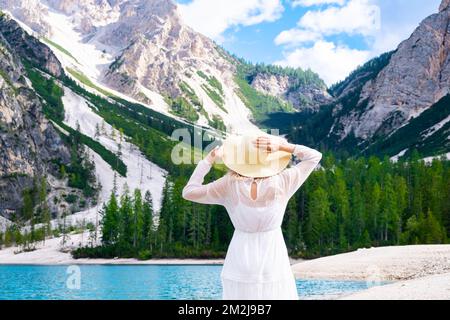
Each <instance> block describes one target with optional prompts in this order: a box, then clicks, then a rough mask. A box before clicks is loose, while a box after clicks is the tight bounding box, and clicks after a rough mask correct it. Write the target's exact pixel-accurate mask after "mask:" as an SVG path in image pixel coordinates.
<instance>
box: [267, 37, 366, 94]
mask: <svg viewBox="0 0 450 320" xmlns="http://www.w3.org/2000/svg"><path fill="white" fill-rule="evenodd" d="M369 58H370V51H364V50H356V49H351V48H349V47H347V46H344V45H336V44H334V43H332V42H328V41H323V40H320V41H318V42H316V43H315V44H314V46H312V47H311V48H297V49H295V50H293V51H290V52H287V53H285V56H284V59H283V60H281V61H277V62H275V64H278V65H281V66H291V67H300V68H302V69H308V68H309V69H311V70H313V71H315V72H317V73H318V74H319V75H320V76H321V78H322V79H323V80H324V81H325V83H326V84H327V85H332V84H334V83H336V82H338V81H340V80H342V79H344V78H345V77H346V76H347V75H348V74H349V73H350V72H352V71H353V70H354V69H355V68H356V67H357V66H358V65H361V64H363V63H365V62H366V61H367V60H368V59H369Z"/></svg>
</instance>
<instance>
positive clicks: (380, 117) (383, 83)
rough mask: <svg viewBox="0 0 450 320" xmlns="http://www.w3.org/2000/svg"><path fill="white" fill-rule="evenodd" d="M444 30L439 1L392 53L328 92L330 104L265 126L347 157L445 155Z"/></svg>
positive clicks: (449, 146) (447, 74) (447, 38)
mask: <svg viewBox="0 0 450 320" xmlns="http://www.w3.org/2000/svg"><path fill="white" fill-rule="evenodd" d="M449 24H450V1H448V0H445V1H443V2H442V4H441V6H440V11H439V12H438V13H436V14H433V15H431V16H430V17H427V18H426V19H425V20H423V21H422V22H421V23H420V25H419V26H418V27H417V29H416V30H415V31H414V32H413V33H412V35H411V36H410V37H409V38H408V39H406V40H405V41H403V42H402V43H401V44H400V45H399V46H398V48H397V49H396V50H395V51H393V52H389V53H386V54H383V55H381V56H380V57H377V58H375V59H373V60H371V61H369V62H367V63H366V64H365V65H363V66H362V67H360V68H358V69H357V70H355V71H354V72H352V73H351V74H350V75H349V76H348V77H347V79H345V80H344V81H342V82H341V83H339V84H337V85H335V86H333V87H331V88H330V90H329V91H330V92H331V94H332V95H333V96H334V100H333V101H331V102H330V103H328V104H327V105H325V106H322V107H321V108H320V111H319V112H317V113H315V114H312V115H311V114H308V115H306V116H305V115H302V114H300V115H293V116H292V117H290V118H289V117H288V118H286V117H285V118H283V119H281V120H280V119H278V120H277V119H272V122H271V123H270V124H271V125H277V121H278V124H280V123H283V124H289V123H291V124H292V123H294V126H295V127H296V128H297V129H295V130H294V133H293V134H294V136H296V137H297V138H298V139H299V140H302V141H311V143H321V144H323V145H325V146H327V147H328V148H330V149H333V150H347V151H350V152H351V153H356V152H363V153H366V154H373V153H376V154H379V155H384V154H388V155H390V156H394V155H397V154H401V155H405V156H407V155H408V154H410V152H412V150H413V149H417V150H419V151H420V152H422V153H423V154H424V155H436V154H442V153H446V152H449V151H450V139H449V137H450V105H449V92H450V57H449V52H450V34H449ZM280 121H284V122H280ZM298 128H299V129H298Z"/></svg>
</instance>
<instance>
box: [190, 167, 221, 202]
mask: <svg viewBox="0 0 450 320" xmlns="http://www.w3.org/2000/svg"><path fill="white" fill-rule="evenodd" d="M211 167H212V165H211V163H209V162H208V160H206V159H203V160H201V161H200V162H199V163H198V164H197V167H196V168H195V170H194V172H193V173H192V176H191V178H190V179H189V181H188V183H187V184H186V186H185V187H184V189H183V198H184V199H186V200H189V201H193V202H197V203H203V204H220V205H224V203H225V198H226V192H227V181H228V175H225V176H223V177H221V178H219V179H217V180H215V181H213V182H211V183H208V184H203V181H204V179H205V176H206V175H207V174H208V172H209V171H210V170H211Z"/></svg>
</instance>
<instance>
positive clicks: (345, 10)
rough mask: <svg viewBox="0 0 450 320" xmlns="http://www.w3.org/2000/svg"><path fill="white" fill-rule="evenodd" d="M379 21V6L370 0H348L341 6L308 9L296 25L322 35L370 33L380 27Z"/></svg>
mask: <svg viewBox="0 0 450 320" xmlns="http://www.w3.org/2000/svg"><path fill="white" fill-rule="evenodd" d="M380 21H381V14H380V8H379V7H378V6H377V5H373V4H372V3H371V1H370V0H350V1H349V2H348V3H347V4H346V5H345V6H344V7H341V8H337V7H330V8H327V9H325V10H318V11H308V12H307V13H306V14H305V15H304V16H303V17H302V18H301V19H300V21H299V22H298V26H299V27H300V28H302V29H307V30H311V31H315V32H320V33H322V34H324V35H332V34H339V33H348V34H362V35H371V34H374V33H375V32H376V31H377V30H379V29H380Z"/></svg>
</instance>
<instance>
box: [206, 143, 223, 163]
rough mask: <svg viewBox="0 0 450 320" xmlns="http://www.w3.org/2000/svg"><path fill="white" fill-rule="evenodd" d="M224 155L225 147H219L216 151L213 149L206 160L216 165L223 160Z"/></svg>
mask: <svg viewBox="0 0 450 320" xmlns="http://www.w3.org/2000/svg"><path fill="white" fill-rule="evenodd" d="M222 155H223V147H222V146H220V147H219V146H217V147H215V148H214V149H212V150H211V152H210V153H208V155H207V156H206V160H207V161H208V162H209V163H211V164H214V163H215V162H217V161H218V160H219V159H221V158H222Z"/></svg>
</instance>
